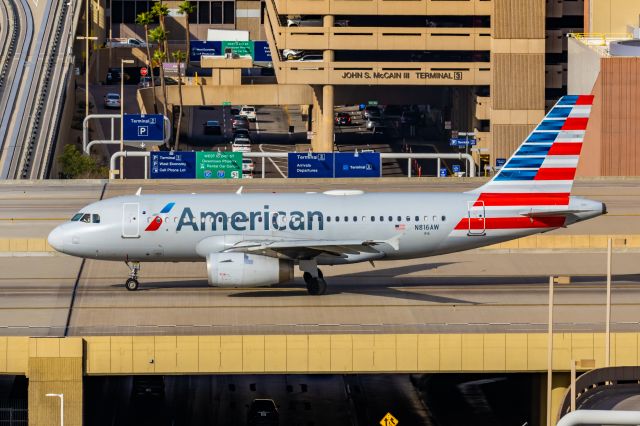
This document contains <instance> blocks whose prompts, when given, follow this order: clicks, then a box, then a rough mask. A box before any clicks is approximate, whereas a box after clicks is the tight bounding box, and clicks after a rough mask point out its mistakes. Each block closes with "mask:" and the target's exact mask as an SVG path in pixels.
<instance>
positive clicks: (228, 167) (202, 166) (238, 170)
mask: <svg viewBox="0 0 640 426" xmlns="http://www.w3.org/2000/svg"><path fill="white" fill-rule="evenodd" d="M240 178H242V153H241V152H196V179H240Z"/></svg>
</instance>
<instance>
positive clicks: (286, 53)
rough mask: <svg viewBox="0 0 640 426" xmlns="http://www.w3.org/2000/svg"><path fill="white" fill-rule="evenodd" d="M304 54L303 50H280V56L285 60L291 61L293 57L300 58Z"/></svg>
mask: <svg viewBox="0 0 640 426" xmlns="http://www.w3.org/2000/svg"><path fill="white" fill-rule="evenodd" d="M303 55H304V50H298V49H284V50H283V51H282V57H283V58H285V59H286V60H287V61H293V60H294V59H300V58H301V57H302V56H303Z"/></svg>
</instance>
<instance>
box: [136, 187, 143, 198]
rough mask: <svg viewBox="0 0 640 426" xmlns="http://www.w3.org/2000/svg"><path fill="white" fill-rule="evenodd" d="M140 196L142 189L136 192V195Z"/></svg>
mask: <svg viewBox="0 0 640 426" xmlns="http://www.w3.org/2000/svg"><path fill="white" fill-rule="evenodd" d="M140 194H142V187H140V188H138V190H137V191H136V195H137V196H138V197H139V196H140Z"/></svg>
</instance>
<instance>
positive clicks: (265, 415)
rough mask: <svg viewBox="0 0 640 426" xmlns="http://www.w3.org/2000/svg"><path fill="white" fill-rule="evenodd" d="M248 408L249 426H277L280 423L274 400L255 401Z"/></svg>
mask: <svg viewBox="0 0 640 426" xmlns="http://www.w3.org/2000/svg"><path fill="white" fill-rule="evenodd" d="M247 408H248V411H247V425H251V426H257V425H270V426H275V425H278V424H279V423H280V415H279V413H278V407H277V405H276V403H275V402H273V400H272V399H254V400H253V401H252V402H251V405H249V406H247Z"/></svg>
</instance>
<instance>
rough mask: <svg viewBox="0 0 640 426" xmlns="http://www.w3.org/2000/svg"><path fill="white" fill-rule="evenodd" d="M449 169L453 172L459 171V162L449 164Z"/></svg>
mask: <svg viewBox="0 0 640 426" xmlns="http://www.w3.org/2000/svg"><path fill="white" fill-rule="evenodd" d="M451 171H452V172H453V173H460V164H454V165H452V166H451Z"/></svg>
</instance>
